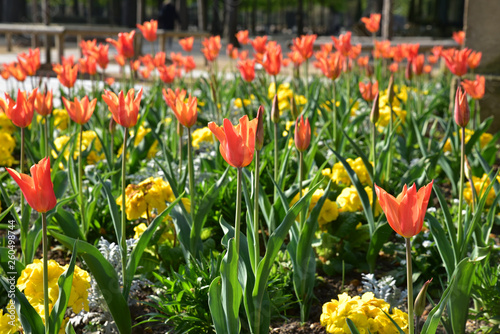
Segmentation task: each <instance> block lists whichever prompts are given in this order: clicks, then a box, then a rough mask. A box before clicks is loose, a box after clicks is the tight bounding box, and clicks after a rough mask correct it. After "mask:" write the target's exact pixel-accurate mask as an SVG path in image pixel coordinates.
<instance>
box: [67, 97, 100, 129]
mask: <svg viewBox="0 0 500 334" xmlns="http://www.w3.org/2000/svg"><path fill="white" fill-rule="evenodd" d="M62 100H63V103H64V107H66V110H67V111H68V115H69V117H71V119H72V120H73V122H75V123H77V124H80V125H83V124H85V123H87V122H88V121H89V119H90V116H92V114H93V113H94V109H95V105H96V103H97V99H93V100H92V101H91V102H89V98H88V96H85V97H84V98H83V99H81V100H78V98H76V97H75V100H74V102H71V101H68V100H66V98H65V97H64V96H63V98H62Z"/></svg>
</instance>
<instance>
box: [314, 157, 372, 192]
mask: <svg viewBox="0 0 500 334" xmlns="http://www.w3.org/2000/svg"><path fill="white" fill-rule="evenodd" d="M346 161H347V163H348V164H349V166H351V168H352V170H353V171H354V172H355V173H356V175H357V176H358V179H359V182H361V184H371V180H370V175H369V174H368V170H367V169H366V166H365V164H364V163H363V160H362V159H361V158H356V159H354V160H352V159H351V158H347V159H346ZM370 163H371V164H372V166H373V163H372V162H370ZM321 173H322V174H323V175H324V176H327V177H329V178H331V179H332V181H333V182H335V183H336V184H343V185H346V186H348V185H350V184H351V179H350V178H349V174H347V171H346V170H345V168H344V165H342V163H341V162H337V163H336V164H334V165H333V168H332V169H330V168H325V169H323V171H322V172H321Z"/></svg>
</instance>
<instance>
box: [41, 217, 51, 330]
mask: <svg viewBox="0 0 500 334" xmlns="http://www.w3.org/2000/svg"><path fill="white" fill-rule="evenodd" d="M46 215H47V214H46V213H45V212H42V252H43V309H44V313H45V333H49V316H50V309H49V265H48V259H47V258H48V245H47V242H48V239H47V216H46Z"/></svg>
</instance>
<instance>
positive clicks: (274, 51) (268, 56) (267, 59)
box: [262, 41, 283, 75]
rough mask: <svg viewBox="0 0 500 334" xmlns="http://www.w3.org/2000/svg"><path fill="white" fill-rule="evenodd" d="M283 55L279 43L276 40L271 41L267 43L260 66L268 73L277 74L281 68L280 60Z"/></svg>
mask: <svg viewBox="0 0 500 334" xmlns="http://www.w3.org/2000/svg"><path fill="white" fill-rule="evenodd" d="M282 60H283V55H282V54H281V45H279V44H278V43H277V42H276V41H271V42H269V43H268V44H267V48H266V53H265V55H264V60H263V62H262V66H263V67H264V69H265V70H266V72H267V73H268V74H269V75H278V74H279V73H280V70H281V61H282Z"/></svg>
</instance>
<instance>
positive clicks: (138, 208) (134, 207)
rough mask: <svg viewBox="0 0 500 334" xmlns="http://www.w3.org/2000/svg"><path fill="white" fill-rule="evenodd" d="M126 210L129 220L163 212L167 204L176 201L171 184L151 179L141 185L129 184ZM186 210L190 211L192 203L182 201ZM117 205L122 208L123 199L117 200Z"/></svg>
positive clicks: (158, 179) (126, 192)
mask: <svg viewBox="0 0 500 334" xmlns="http://www.w3.org/2000/svg"><path fill="white" fill-rule="evenodd" d="M125 197H126V208H125V212H126V214H127V219H128V220H134V219H138V218H141V217H142V218H148V215H149V214H150V213H151V211H152V210H153V209H156V210H157V211H158V212H162V211H163V210H165V209H166V208H167V204H166V202H173V201H174V200H175V196H174V193H173V192H172V188H171V187H170V184H169V183H168V182H166V181H164V180H163V179H162V178H159V177H157V178H154V177H150V178H147V179H146V180H144V181H142V182H140V183H139V184H129V185H128V186H127V188H125ZM182 201H183V203H184V206H185V207H186V210H188V211H189V210H190V203H189V200H187V199H182ZM116 204H118V205H119V206H120V207H121V206H122V197H121V196H119V197H118V198H117V199H116Z"/></svg>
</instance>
